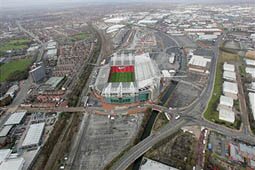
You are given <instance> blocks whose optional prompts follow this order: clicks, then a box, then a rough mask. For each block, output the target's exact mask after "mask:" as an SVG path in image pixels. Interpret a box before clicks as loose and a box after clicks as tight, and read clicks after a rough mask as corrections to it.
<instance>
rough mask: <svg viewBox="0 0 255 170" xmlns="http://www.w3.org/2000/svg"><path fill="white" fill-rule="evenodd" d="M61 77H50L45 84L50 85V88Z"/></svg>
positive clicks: (61, 78)
mask: <svg viewBox="0 0 255 170" xmlns="http://www.w3.org/2000/svg"><path fill="white" fill-rule="evenodd" d="M63 79H64V77H51V78H50V79H49V80H47V81H46V82H45V84H47V85H50V86H51V87H52V88H56V87H57V86H58V84H59V83H60V82H61V81H62V80H63Z"/></svg>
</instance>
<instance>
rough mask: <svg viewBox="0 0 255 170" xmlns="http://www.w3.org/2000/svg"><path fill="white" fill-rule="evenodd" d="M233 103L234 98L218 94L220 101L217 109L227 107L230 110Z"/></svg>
mask: <svg viewBox="0 0 255 170" xmlns="http://www.w3.org/2000/svg"><path fill="white" fill-rule="evenodd" d="M233 105H234V100H233V98H231V97H227V96H223V95H221V96H220V103H219V107H218V109H219V110H220V109H228V110H232V108H233Z"/></svg>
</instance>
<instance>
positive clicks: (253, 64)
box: [245, 59, 255, 66]
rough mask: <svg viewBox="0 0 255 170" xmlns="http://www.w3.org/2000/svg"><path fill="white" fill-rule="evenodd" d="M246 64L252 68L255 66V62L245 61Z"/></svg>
mask: <svg viewBox="0 0 255 170" xmlns="http://www.w3.org/2000/svg"><path fill="white" fill-rule="evenodd" d="M245 63H246V64H247V65H250V66H255V60H250V59H245Z"/></svg>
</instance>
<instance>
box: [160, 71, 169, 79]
mask: <svg viewBox="0 0 255 170" xmlns="http://www.w3.org/2000/svg"><path fill="white" fill-rule="evenodd" d="M161 72H162V74H163V77H171V74H170V73H169V71H168V70H162V71H161Z"/></svg>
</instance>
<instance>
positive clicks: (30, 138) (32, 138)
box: [21, 122, 45, 148]
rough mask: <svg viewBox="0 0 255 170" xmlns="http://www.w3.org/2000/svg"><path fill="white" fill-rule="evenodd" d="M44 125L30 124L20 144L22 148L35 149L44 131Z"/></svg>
mask: <svg viewBox="0 0 255 170" xmlns="http://www.w3.org/2000/svg"><path fill="white" fill-rule="evenodd" d="M44 126H45V123H44V122H43V123H37V124H31V125H30V126H29V129H28V131H27V134H26V137H25V139H24V141H23V143H22V146H21V147H22V148H36V147H38V146H39V145H40V143H41V137H42V134H43V131H44Z"/></svg>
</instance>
